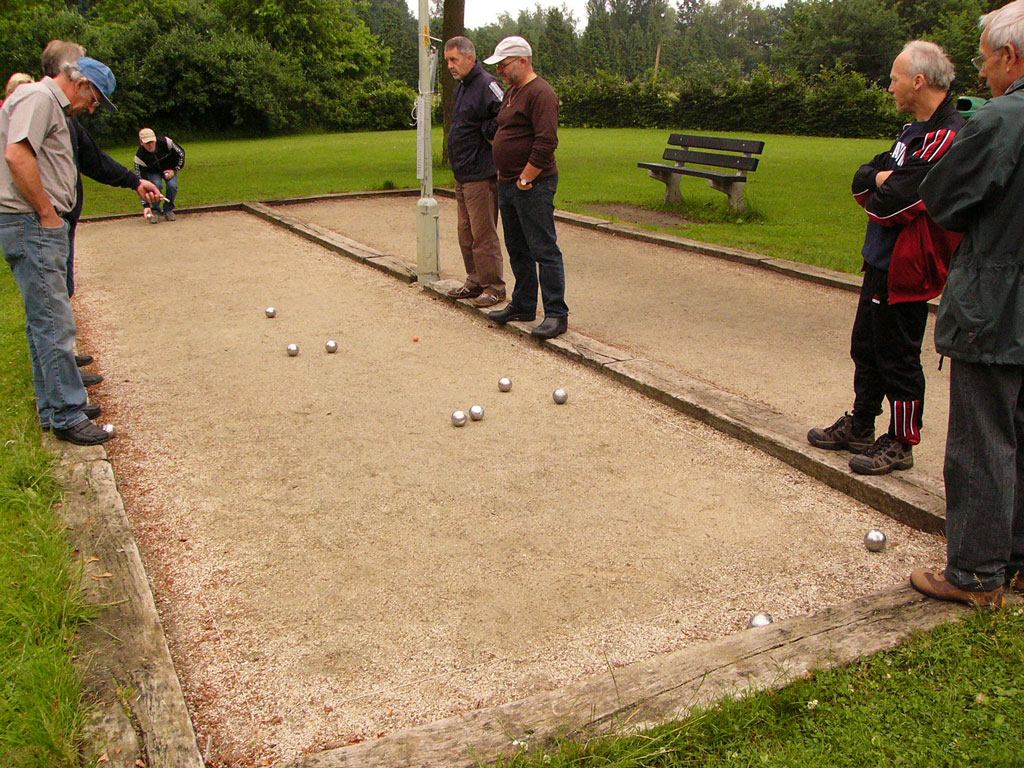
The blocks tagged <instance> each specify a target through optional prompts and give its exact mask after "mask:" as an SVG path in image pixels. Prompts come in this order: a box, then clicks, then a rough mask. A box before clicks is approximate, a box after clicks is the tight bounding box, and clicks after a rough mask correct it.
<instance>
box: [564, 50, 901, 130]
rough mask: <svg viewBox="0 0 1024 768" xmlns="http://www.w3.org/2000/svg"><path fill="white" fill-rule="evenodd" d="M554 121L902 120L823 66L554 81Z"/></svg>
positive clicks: (880, 96) (766, 125)
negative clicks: (557, 111) (806, 70)
mask: <svg viewBox="0 0 1024 768" xmlns="http://www.w3.org/2000/svg"><path fill="white" fill-rule="evenodd" d="M554 85H555V90H556V91H557V92H558V96H559V98H560V100H561V123H562V124H563V125H568V126H574V127H581V128H582V127H594V128H598V127H600V128H683V129H690V130H705V131H744V132H748V133H787V134H798V135H805V136H839V137H850V138H854V137H867V138H872V137H882V136H886V137H887V136H891V135H892V134H893V133H894V131H897V130H898V129H899V126H900V125H902V124H903V123H904V122H906V119H907V118H905V117H902V116H900V115H898V114H897V113H896V111H895V109H894V107H893V105H892V99H891V98H890V97H888V96H887V95H886V93H885V91H883V90H882V89H881V88H879V87H877V86H875V85H869V84H868V83H867V81H866V80H865V79H864V77H863V75H860V74H859V73H856V72H851V71H849V70H842V69H840V70H829V71H824V72H821V73H820V74H819V75H817V76H816V77H812V78H807V77H805V76H803V75H799V74H797V73H796V72H792V71H786V72H775V71H772V70H770V69H768V68H767V67H761V68H759V69H757V70H755V71H754V72H753V74H752V75H750V76H749V77H746V78H744V77H741V76H739V75H738V74H736V73H722V72H720V71H718V72H714V71H707V72H698V73H696V74H693V75H691V76H689V77H686V78H681V79H674V80H669V81H662V82H653V81H652V79H651V78H650V77H648V78H644V79H638V80H634V81H633V82H627V81H626V80H624V79H623V78H621V77H619V76H617V75H611V74H607V73H598V74H597V75H576V76H573V77H568V78H563V79H561V80H558V81H557V82H556V83H555V84H554Z"/></svg>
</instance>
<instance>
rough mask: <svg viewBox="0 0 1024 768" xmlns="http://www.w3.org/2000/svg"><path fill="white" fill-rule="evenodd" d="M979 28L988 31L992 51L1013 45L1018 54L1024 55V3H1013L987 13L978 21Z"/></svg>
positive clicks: (1016, 1)
mask: <svg viewBox="0 0 1024 768" xmlns="http://www.w3.org/2000/svg"><path fill="white" fill-rule="evenodd" d="M978 26H979V27H981V28H982V29H984V30H988V44H989V46H990V47H991V48H992V50H998V49H999V48H1002V47H1003V46H1004V45H1012V46H1013V47H1014V48H1016V49H1017V53H1018V54H1021V53H1024V2H1022V0H1015V1H1014V2H1012V3H1008V4H1007V5H1004V6H1003V7H1002V8H997V9H996V10H994V11H992V12H991V13H986V14H985V15H984V16H982V17H981V18H980V19H979V20H978Z"/></svg>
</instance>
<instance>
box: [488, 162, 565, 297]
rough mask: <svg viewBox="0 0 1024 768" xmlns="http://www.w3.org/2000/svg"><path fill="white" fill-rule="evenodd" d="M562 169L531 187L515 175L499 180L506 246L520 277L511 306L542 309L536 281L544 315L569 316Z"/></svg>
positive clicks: (514, 273)
mask: <svg viewBox="0 0 1024 768" xmlns="http://www.w3.org/2000/svg"><path fill="white" fill-rule="evenodd" d="M556 189H558V174H557V173H556V174H555V175H553V176H547V177H545V178H543V179H537V180H536V181H534V182H533V186H532V187H530V189H527V190H522V189H518V188H517V187H516V183H515V182H514V181H499V182H498V210H500V211H501V226H502V228H503V229H504V230H505V249H506V250H507V251H508V261H509V265H510V266H511V267H512V274H513V275H515V278H516V287H515V289H514V290H513V291H512V301H511V302H509V306H511V307H514V308H515V309H517V310H522V311H523V312H536V311H537V283H538V272H539V273H540V280H539V282H540V292H541V298H542V300H543V303H544V316H545V317H568V315H569V307H567V306H566V304H565V267H564V266H563V265H562V251H561V250H560V249H559V248H558V237H557V235H556V234H555V190H556Z"/></svg>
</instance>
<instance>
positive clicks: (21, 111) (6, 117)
mask: <svg viewBox="0 0 1024 768" xmlns="http://www.w3.org/2000/svg"><path fill="white" fill-rule="evenodd" d="M70 106H71V102H70V101H68V97H67V96H66V95H65V94H64V91H62V90H61V88H60V86H59V85H57V83H56V81H54V80H53V78H50V77H44V78H43V79H42V80H41V81H40V82H38V83H28V84H27V85H23V86H21V87H19V88H18V90H16V91H15V92H14V93H13V94H11V97H10V98H9V99H7V101H5V102H4V106H3V108H2V109H0V149H3V150H4V151H5V152H6V150H7V147H8V146H10V145H11V144H17V143H18V142H19V141H26V140H27V141H28V143H29V145H31V147H32V151H33V152H35V153H36V162H37V163H38V164H39V176H40V178H41V180H42V182H43V190H45V192H46V194H47V196H49V198H50V201H51V202H52V203H53V207H54V208H55V209H56V210H57V213H59V214H61V215H63V214H65V213H67V212H68V211H70V210H71V209H72V208H74V207H75V200H76V197H77V193H76V189H75V182H76V180H77V178H78V171H77V169H76V168H75V156H74V151H73V150H72V148H71V130H70V129H69V128H68V120H67V116H66V111H67V109H68V108H69V107H70ZM34 212H35V209H34V208H33V207H32V204H31V203H29V201H28V200H26V199H25V197H24V196H23V195H22V194H21V192H19V191H18V187H17V186H16V185H15V183H14V176H13V175H12V174H11V169H10V167H9V166H8V165H7V161H6V159H4V158H0V213H34Z"/></svg>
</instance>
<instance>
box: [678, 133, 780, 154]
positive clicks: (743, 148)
mask: <svg viewBox="0 0 1024 768" xmlns="http://www.w3.org/2000/svg"><path fill="white" fill-rule="evenodd" d="M668 143H669V144H671V145H672V146H674V147H694V148H695V149H715V150H720V151H723V152H746V153H749V154H752V155H760V154H761V153H762V152H763V151H764V142H763V141H752V140H749V139H724V138H721V137H719V136H691V135H689V134H686V133H673V134H672V135H671V136H669V137H668Z"/></svg>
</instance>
